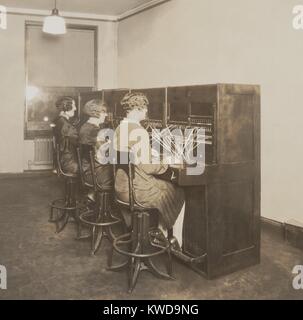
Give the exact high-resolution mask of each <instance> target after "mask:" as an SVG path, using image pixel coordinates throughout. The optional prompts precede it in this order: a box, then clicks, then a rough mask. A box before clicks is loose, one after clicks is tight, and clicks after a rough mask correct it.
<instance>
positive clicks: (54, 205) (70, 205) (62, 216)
mask: <svg viewBox="0 0 303 320" xmlns="http://www.w3.org/2000/svg"><path fill="white" fill-rule="evenodd" d="M54 141H55V140H54ZM53 156H54V159H53V163H54V171H55V172H56V174H57V175H58V177H60V178H63V179H64V184H65V192H64V198H60V199H56V200H54V201H52V202H51V204H50V208H51V212H50V218H49V222H52V223H55V225H56V233H60V232H61V231H63V230H64V228H65V227H66V225H67V223H68V221H69V218H70V217H72V218H73V219H74V221H75V222H76V226H77V237H79V236H80V232H81V230H80V220H79V210H81V209H83V208H85V204H84V203H82V202H81V201H79V200H77V199H76V190H77V187H78V175H77V174H71V173H65V172H63V170H62V167H61V163H60V149H59V145H58V144H57V145H56V144H55V143H54V145H53ZM55 212H57V215H56V217H54V216H55Z"/></svg>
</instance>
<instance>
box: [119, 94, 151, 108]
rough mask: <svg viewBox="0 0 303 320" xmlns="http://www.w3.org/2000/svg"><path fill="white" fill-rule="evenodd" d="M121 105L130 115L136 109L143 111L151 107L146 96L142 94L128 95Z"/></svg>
mask: <svg viewBox="0 0 303 320" xmlns="http://www.w3.org/2000/svg"><path fill="white" fill-rule="evenodd" d="M120 103H121V106H122V107H123V110H124V112H125V113H128V112H129V111H132V110H134V109H139V110H142V109H145V108H147V107H148V105H149V101H148V99H147V97H146V95H145V94H144V93H141V92H131V93H127V94H126V95H125V96H124V97H123V99H122V100H121V102H120Z"/></svg>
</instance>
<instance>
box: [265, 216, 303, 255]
mask: <svg viewBox="0 0 303 320" xmlns="http://www.w3.org/2000/svg"><path fill="white" fill-rule="evenodd" d="M261 227H262V229H263V230H264V231H266V232H269V233H270V234H271V235H272V236H273V237H275V238H276V239H279V240H283V241H285V242H287V243H288V244H290V245H291V246H293V247H296V248H299V249H302V250H303V227H302V226H300V225H294V224H291V223H288V222H285V223H282V222H278V221H275V220H272V219H268V218H264V217H261Z"/></svg>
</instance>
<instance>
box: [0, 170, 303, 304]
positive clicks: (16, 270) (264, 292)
mask: <svg viewBox="0 0 303 320" xmlns="http://www.w3.org/2000/svg"><path fill="white" fill-rule="evenodd" d="M61 190H62V188H61V183H60V181H58V178H56V177H53V176H49V175H45V174H44V175H42V176H39V175H38V176H36V177H32V176H31V175H25V176H24V177H22V176H16V177H14V176H5V177H2V178H1V177H0V228H1V229H0V265H4V266H6V268H7V273H8V288H7V290H0V300H1V299H303V290H300V291H297V290H294V289H293V288H292V279H293V276H294V275H292V273H291V271H292V269H293V267H294V265H297V264H301V265H303V252H302V251H300V250H298V249H295V248H293V247H291V246H289V245H287V244H285V243H284V242H283V241H282V240H279V239H277V238H274V237H273V236H272V235H271V234H270V233H268V232H266V231H263V232H262V255H261V258H262V262H261V264H260V265H258V266H254V267H250V268H248V269H245V270H242V271H240V272H237V273H234V274H231V275H228V276H225V277H222V278H220V279H217V280H212V281H208V280H205V279H204V278H202V277H201V276H199V275H198V274H196V273H195V272H193V271H191V270H189V269H188V268H187V267H185V266H184V265H182V264H179V263H178V262H175V263H174V273H175V277H176V280H175V281H169V282H168V281H165V280H158V279H156V278H154V277H153V276H152V275H150V274H149V273H142V274H141V275H140V277H139V281H138V284H137V287H136V289H135V291H134V292H133V294H131V295H130V294H128V293H126V287H127V286H126V284H127V283H126V274H125V273H124V272H122V273H112V272H108V271H106V249H108V244H107V243H106V242H104V244H103V245H102V248H101V250H100V251H99V252H98V254H97V256H96V257H91V256H90V255H89V243H88V242H86V241H84V242H77V241H75V240H74V235H75V232H74V225H73V224H72V223H71V224H69V225H68V227H67V229H66V230H65V231H64V232H63V233H62V234H60V235H56V234H55V233H54V226H53V225H52V224H50V223H48V214H49V209H48V203H49V202H50V201H51V200H52V199H54V198H56V197H57V196H58V195H60V193H61Z"/></svg>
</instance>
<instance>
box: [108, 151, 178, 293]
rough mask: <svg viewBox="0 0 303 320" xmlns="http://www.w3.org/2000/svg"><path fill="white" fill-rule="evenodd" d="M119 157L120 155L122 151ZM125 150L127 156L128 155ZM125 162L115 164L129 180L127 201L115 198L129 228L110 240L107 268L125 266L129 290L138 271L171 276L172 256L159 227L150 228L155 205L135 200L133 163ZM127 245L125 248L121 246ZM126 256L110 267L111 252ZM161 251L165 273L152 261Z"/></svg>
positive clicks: (135, 279)
mask: <svg viewBox="0 0 303 320" xmlns="http://www.w3.org/2000/svg"><path fill="white" fill-rule="evenodd" d="M119 155H120V159H121V153H120V154H119ZM129 156H130V155H129V154H127V158H126V159H130V158H129ZM128 162H129V163H128V164H126V165H123V164H122V165H121V164H119V165H117V166H116V167H117V169H122V170H124V172H125V173H126V174H127V176H128V181H129V202H123V201H120V200H117V204H118V205H119V206H120V207H121V209H122V210H123V209H126V210H128V211H129V212H130V214H131V220H132V222H131V231H130V232H129V233H125V234H123V235H121V236H119V237H117V238H116V239H114V241H113V247H112V252H111V255H110V258H109V268H108V269H109V270H111V271H119V270H122V269H124V268H126V267H127V268H128V291H129V292H132V291H133V289H134V288H135V286H136V283H137V280H138V276H139V274H140V272H141V271H143V270H146V271H149V272H151V273H152V274H154V275H155V276H157V277H159V278H162V279H166V280H171V279H173V277H172V256H171V250H170V242H169V241H168V239H167V238H166V237H165V236H164V234H163V233H162V231H161V230H160V229H158V228H155V227H154V228H150V215H151V212H152V211H155V209H154V208H146V207H144V206H142V205H140V204H139V203H138V201H136V199H135V193H134V185H133V179H134V165H133V164H132V163H131V161H128ZM125 245H126V246H127V249H124V248H122V246H125ZM114 251H116V252H118V253H119V254H121V255H123V256H126V257H127V261H126V262H125V263H123V264H122V265H120V266H117V267H113V266H112V259H113V252H114ZM162 254H167V262H166V269H167V273H163V272H162V271H160V270H159V269H158V268H157V267H156V266H155V265H154V263H153V262H152V258H154V257H155V256H159V255H162Z"/></svg>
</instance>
